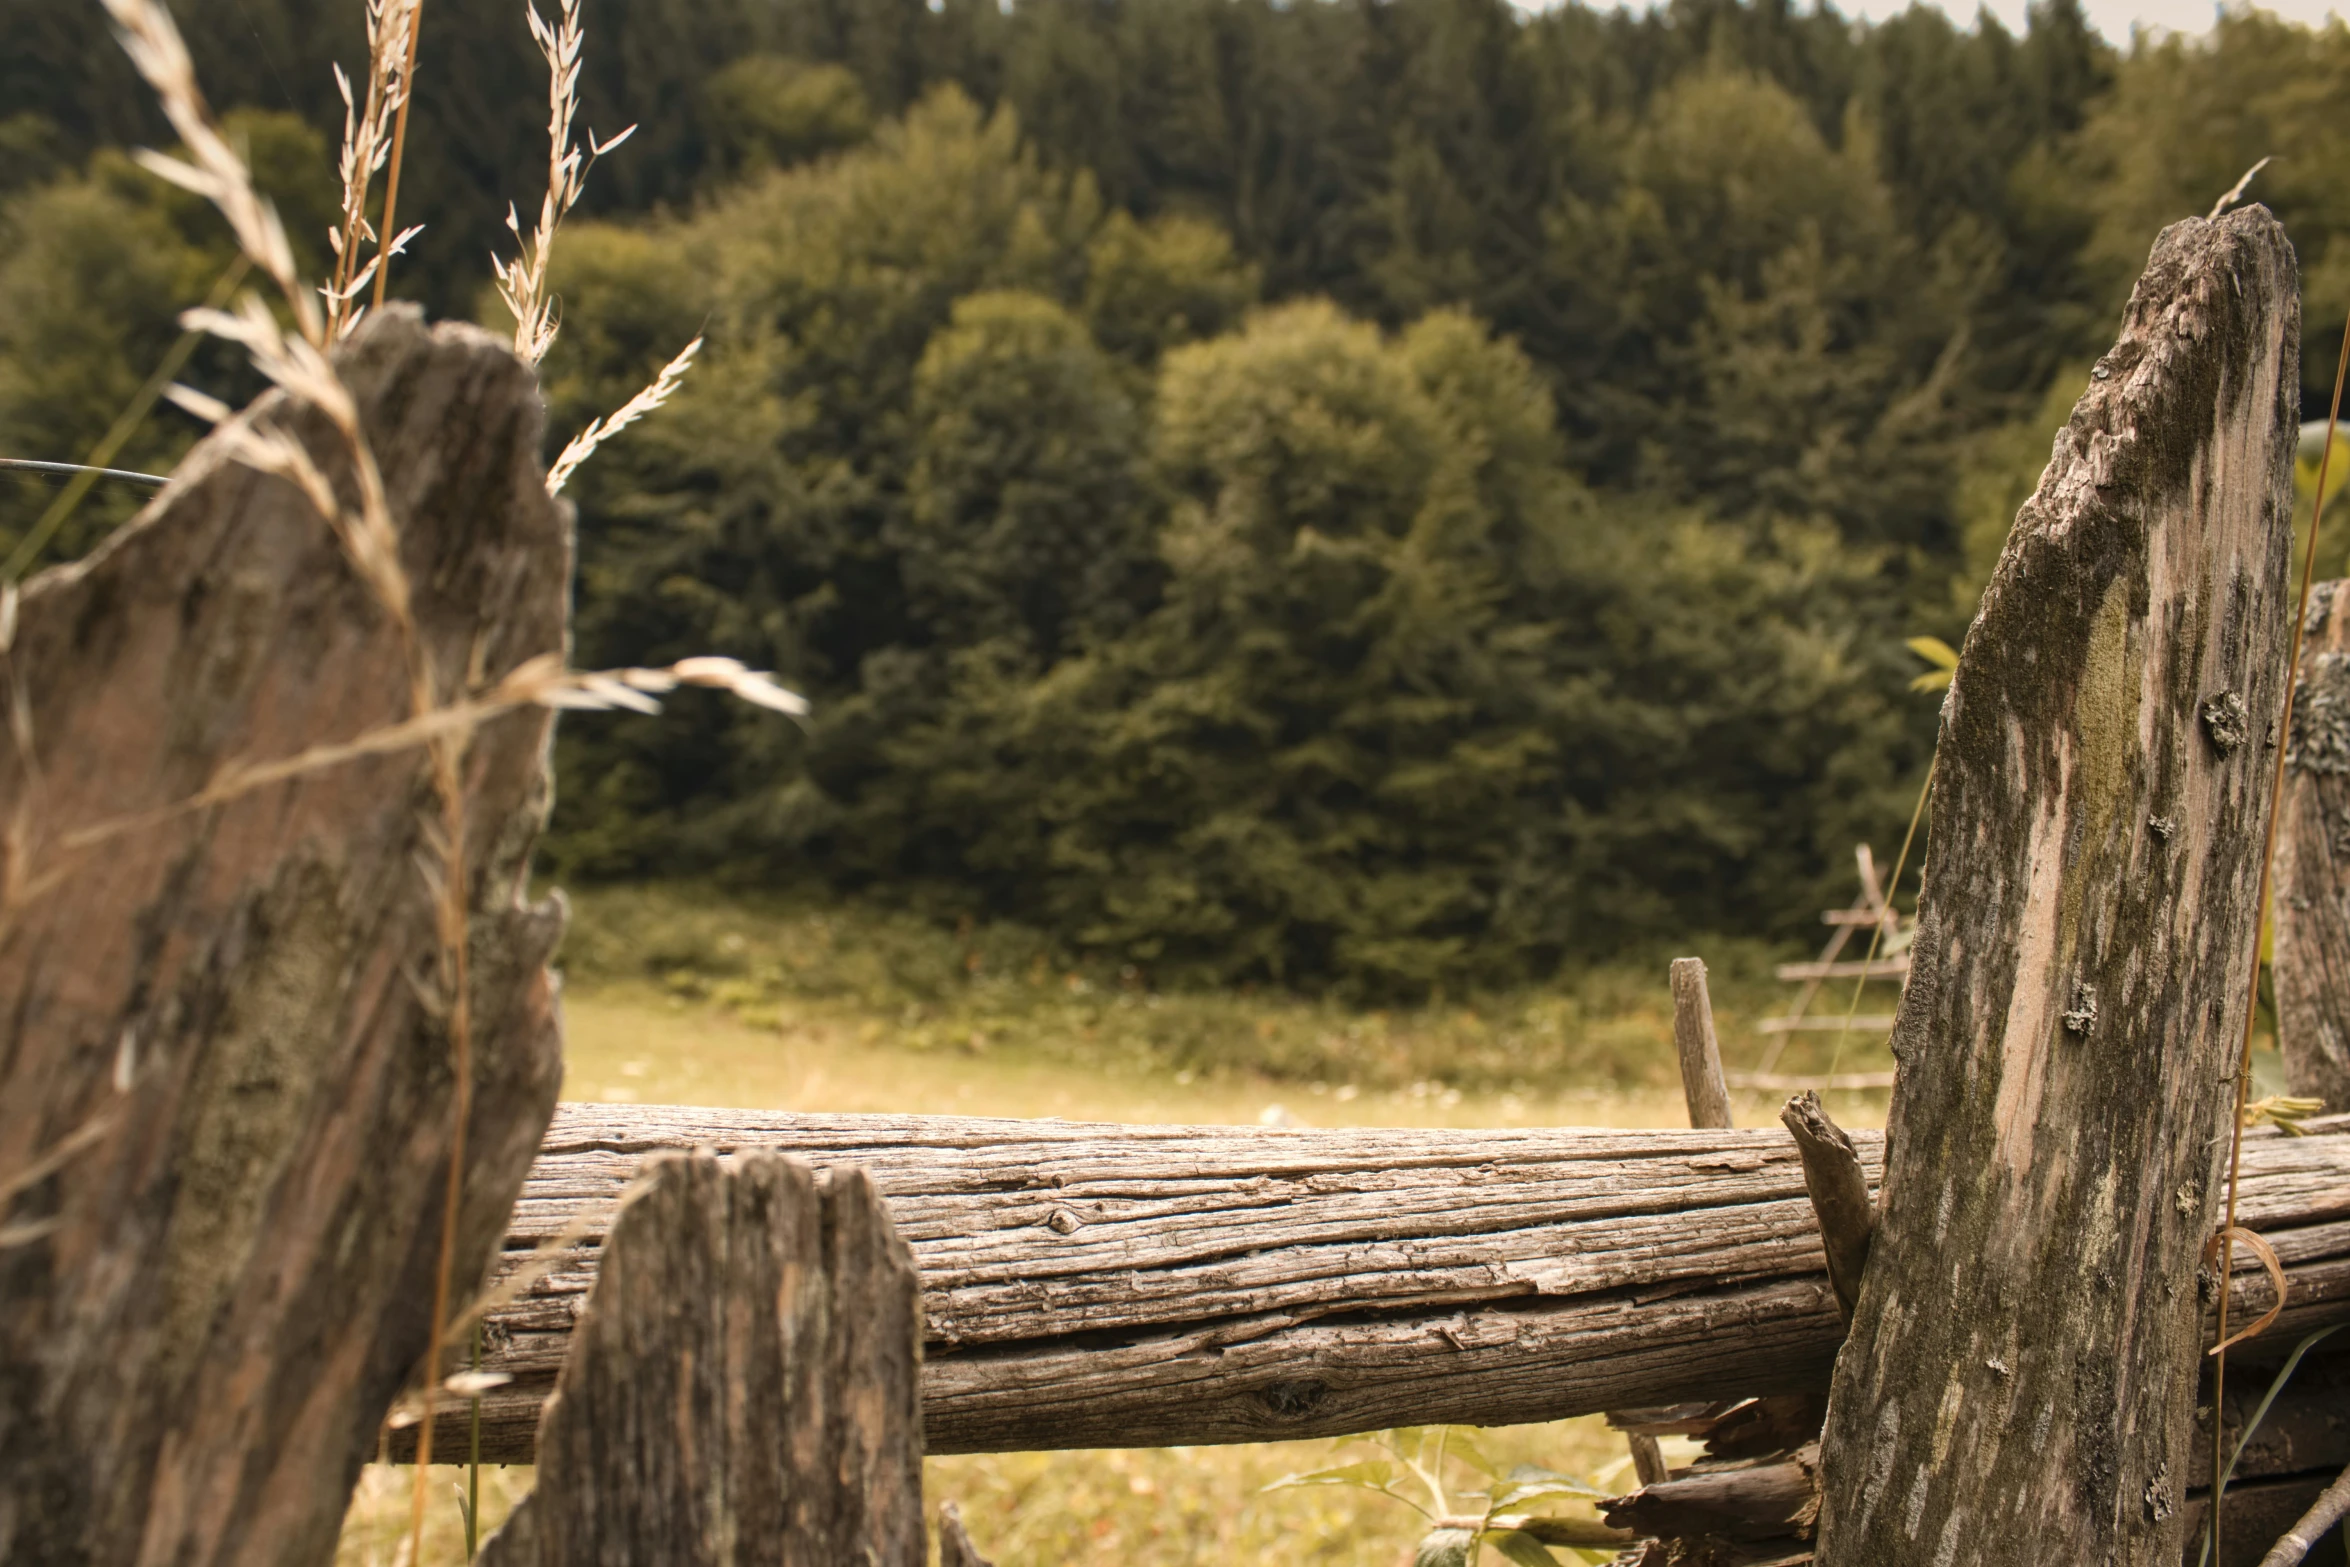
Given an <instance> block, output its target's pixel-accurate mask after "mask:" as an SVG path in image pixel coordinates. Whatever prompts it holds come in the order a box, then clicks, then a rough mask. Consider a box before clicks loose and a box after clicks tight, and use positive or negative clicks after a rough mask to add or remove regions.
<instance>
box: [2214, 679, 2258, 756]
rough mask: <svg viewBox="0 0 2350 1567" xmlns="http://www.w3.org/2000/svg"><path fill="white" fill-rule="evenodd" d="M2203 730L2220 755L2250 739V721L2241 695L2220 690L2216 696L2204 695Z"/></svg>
mask: <svg viewBox="0 0 2350 1567" xmlns="http://www.w3.org/2000/svg"><path fill="white" fill-rule="evenodd" d="M2203 732H2204V733H2205V734H2206V735H2209V736H2210V737H2211V744H2212V747H2213V748H2214V749H2215V750H2217V751H2218V752H2219V753H2220V755H2222V756H2225V755H2227V754H2228V753H2229V752H2230V751H2233V750H2235V749H2236V748H2237V747H2239V746H2241V745H2242V744H2243V743H2244V742H2245V741H2247V740H2249V739H2251V738H2252V722H2251V719H2250V717H2249V716H2248V715H2247V714H2246V713H2245V711H2244V698H2243V697H2242V695H2240V694H2239V693H2237V692H2234V691H2222V692H2220V693H2219V694H2218V695H2217V696H2207V697H2205V698H2204V699H2203Z"/></svg>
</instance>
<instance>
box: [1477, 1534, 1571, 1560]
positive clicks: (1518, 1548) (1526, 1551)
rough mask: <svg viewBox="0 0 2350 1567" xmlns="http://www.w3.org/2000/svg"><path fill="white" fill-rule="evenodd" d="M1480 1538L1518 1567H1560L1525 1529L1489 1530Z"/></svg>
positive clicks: (1540, 1543)
mask: <svg viewBox="0 0 2350 1567" xmlns="http://www.w3.org/2000/svg"><path fill="white" fill-rule="evenodd" d="M1480 1538H1482V1539H1483V1540H1484V1541H1485V1543H1486V1544H1487V1545H1490V1546H1492V1547H1493V1548H1494V1549H1495V1550H1497V1551H1499V1552H1501V1554H1502V1555H1504V1556H1506V1557H1508V1558H1509V1559H1510V1560H1511V1561H1513V1562H1516V1563H1517V1564H1518V1567H1559V1564H1558V1558H1557V1557H1555V1556H1553V1555H1551V1554H1550V1552H1549V1551H1548V1550H1547V1549H1545V1548H1544V1546H1543V1544H1542V1542H1541V1541H1540V1540H1537V1539H1535V1538H1534V1536H1532V1535H1530V1534H1528V1533H1527V1532H1526V1531H1525V1530H1523V1529H1488V1530H1486V1531H1485V1533H1484V1534H1483V1535H1482V1536H1480Z"/></svg>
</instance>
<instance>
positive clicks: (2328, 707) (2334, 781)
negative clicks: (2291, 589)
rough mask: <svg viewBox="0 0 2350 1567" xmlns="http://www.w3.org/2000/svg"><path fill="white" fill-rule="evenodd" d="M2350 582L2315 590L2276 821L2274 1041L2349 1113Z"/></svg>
mask: <svg viewBox="0 0 2350 1567" xmlns="http://www.w3.org/2000/svg"><path fill="white" fill-rule="evenodd" d="M2346 591H2350V582H2321V583H2318V584H2317V585H2316V586H2315V587H2314V588H2313V589H2312V590H2311V593H2310V598H2309V614H2308V616H2307V617H2306V618H2307V622H2308V624H2307V626H2306V636H2307V639H2308V640H2307V641H2306V643H2305V644H2304V651H2303V653H2302V658H2301V677H2300V678H2301V689H2300V695H2299V697H2298V698H2297V699H2296V700H2295V702H2294V704H2293V736H2292V744H2291V747H2290V749H2289V750H2288V752H2287V753H2286V757H2285V769H2286V771H2285V798H2284V803H2283V804H2282V806H2280V807H2279V814H2278V821H2277V863H2276V872H2275V875H2276V889H2277V890H2276V904H2275V907H2274V909H2273V910H2272V911H2271V914H2270V917H2271V918H2272V919H2273V920H2274V921H2275V922H2276V928H2275V936H2276V953H2275V959H2274V963H2273V966H2272V967H2271V970H2270V973H2271V975H2272V976H2273V978H2274V979H2275V981H2276V997H2277V1044H2278V1046H2279V1048H2280V1049H2281V1050H2282V1052H2283V1054H2284V1060H2285V1081H2286V1083H2287V1084H2288V1085H2289V1086H2290V1087H2291V1089H2292V1091H2293V1092H2294V1093H2296V1094H2306V1095H2308V1096H2310V1097H2311V1098H2315V1099H2321V1100H2323V1101H2325V1104H2326V1108H2328V1109H2329V1110H2341V1109H2350V597H2346V596H2345V593H2346Z"/></svg>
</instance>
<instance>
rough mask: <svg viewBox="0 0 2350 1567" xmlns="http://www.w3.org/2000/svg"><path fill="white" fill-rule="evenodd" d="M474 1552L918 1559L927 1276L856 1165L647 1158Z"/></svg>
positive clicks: (668, 1566) (907, 1562) (678, 1566)
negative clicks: (523, 1490) (521, 1469)
mask: <svg viewBox="0 0 2350 1567" xmlns="http://www.w3.org/2000/svg"><path fill="white" fill-rule="evenodd" d="M605 1250H606V1252H607V1253H608V1255H607V1256H606V1258H605V1260H604V1266H603V1268H602V1270H601V1272H600V1274H599V1275H598V1277H597V1280H596V1287H595V1292H594V1294H593V1295H592V1296H591V1297H590V1299H589V1301H588V1304H587V1309H586V1311H585V1313H584V1315H583V1316H582V1317H581V1320H580V1326H579V1331H578V1333H577V1334H576V1335H575V1336H574V1341H573V1345H572V1350H571V1355H570V1358H569V1359H568V1360H566V1361H565V1362H564V1366H563V1373H562V1376H561V1377H560V1378H559V1379H558V1381H557V1383H556V1386H555V1393H554V1396H553V1397H552V1398H550V1399H549V1400H548V1401H547V1409H546V1416H545V1418H544V1420H543V1421H542V1422H541V1425H540V1437H539V1468H538V1484H537V1488H536V1489H535V1490H533V1491H532V1492H531V1493H530V1494H529V1495H528V1496H526V1497H524V1498H523V1500H522V1504H521V1506H519V1507H517V1508H516V1509H515V1511H514V1513H513V1516H512V1517H511V1519H510V1520H509V1521H508V1523H507V1524H506V1526H505V1527H504V1528H502V1529H500V1530H499V1531H498V1533H496V1534H494V1535H492V1536H491V1537H490V1539H489V1541H488V1542H487V1543H486V1544H485V1545H484V1546H483V1548H482V1553H481V1562H482V1567H595V1564H609V1567H633V1564H636V1563H645V1562H660V1563H663V1564H664V1567H762V1564H774V1567H784V1564H787V1563H788V1564H792V1567H799V1564H803V1563H820V1562H824V1563H829V1562H860V1563H870V1564H872V1567H922V1564H923V1563H924V1562H925V1561H927V1560H928V1558H929V1541H928V1540H927V1539H926V1538H925V1534H924V1530H923V1527H922V1411H921V1401H920V1396H919V1394H918V1392H917V1390H916V1375H917V1368H918V1366H919V1364H920V1359H921V1336H922V1328H921V1321H922V1318H921V1286H920V1284H919V1283H918V1282H917V1281H916V1279H915V1277H914V1260H913V1258H912V1256H911V1255H910V1254H908V1252H907V1250H906V1244H905V1242H904V1241H902V1240H900V1239H899V1238H898V1236H897V1232H896V1231H895V1230H894V1229H892V1228H891V1226H890V1221H889V1215H888V1213H887V1212H886V1211H884V1209H883V1207H882V1204H881V1200H880V1199H879V1198H878V1197H877V1196H876V1195H875V1194H874V1191H873V1186H872V1183H871V1182H870V1181H868V1180H867V1179H866V1178H865V1175H864V1173H863V1172H862V1171H860V1170H858V1169H856V1168H854V1167H853V1166H852V1167H849V1168H846V1169H838V1170H834V1171H832V1172H831V1178H830V1180H828V1181H827V1182H825V1183H824V1184H823V1185H822V1186H821V1187H820V1186H819V1185H818V1184H817V1181H816V1178H815V1172H814V1171H812V1170H811V1169H809V1167H808V1166H807V1165H805V1164H803V1163H801V1162H800V1161H799V1160H797V1159H791V1158H786V1157H783V1156H780V1155H776V1154H767V1153H758V1154H750V1155H747V1156H745V1157H744V1158H742V1159H739V1160H734V1161H730V1162H729V1163H727V1164H723V1165H722V1164H721V1163H720V1162H719V1161H718V1160H716V1159H714V1158H711V1157H709V1156H707V1155H702V1154H690V1155H686V1154H672V1155H669V1156H667V1157H665V1158H662V1159H659V1160H656V1161H654V1163H653V1164H652V1166H651V1167H650V1168H649V1170H648V1171H647V1173H646V1175H645V1177H644V1178H643V1179H642V1180H641V1181H639V1182H638V1183H637V1185H636V1186H635V1188H634V1189H633V1190H632V1191H631V1192H630V1194H629V1196H628V1197H627V1198H626V1199H625V1200H624V1201H623V1202H622V1203H621V1206H620V1211H619V1213H618V1215H617V1216H616V1217H615V1218H614V1220H613V1223H612V1233H611V1236H610V1238H609V1239H608V1241H607V1242H606V1246H605Z"/></svg>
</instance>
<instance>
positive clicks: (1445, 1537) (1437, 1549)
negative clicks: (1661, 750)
mask: <svg viewBox="0 0 2350 1567" xmlns="http://www.w3.org/2000/svg"><path fill="white" fill-rule="evenodd" d="M1476 1549H1477V1536H1476V1535H1475V1533H1473V1532H1472V1531H1470V1530H1467V1529H1431V1530H1429V1531H1428V1532H1427V1533H1426V1534H1425V1535H1423V1536H1421V1539H1420V1548H1419V1549H1418V1550H1417V1551H1414V1552H1413V1553H1412V1567H1469V1553H1470V1552H1472V1551H1474V1550H1476ZM1552 1567H1557V1564H1556V1563H1555V1562H1554V1563H1552Z"/></svg>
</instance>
